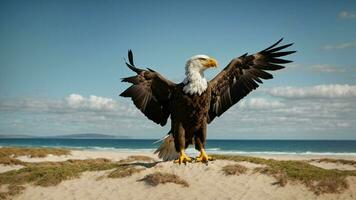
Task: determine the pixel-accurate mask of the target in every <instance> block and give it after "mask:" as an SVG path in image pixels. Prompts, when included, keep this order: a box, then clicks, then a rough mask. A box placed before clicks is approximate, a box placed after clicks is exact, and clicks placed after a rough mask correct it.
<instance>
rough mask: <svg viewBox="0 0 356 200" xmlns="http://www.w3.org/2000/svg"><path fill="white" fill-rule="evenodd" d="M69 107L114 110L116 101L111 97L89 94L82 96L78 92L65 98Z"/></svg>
mask: <svg viewBox="0 0 356 200" xmlns="http://www.w3.org/2000/svg"><path fill="white" fill-rule="evenodd" d="M66 102H67V104H68V106H69V107H71V108H74V109H77V108H82V109H91V110H98V111H110V110H112V111H115V110H116V109H117V106H118V105H117V102H115V101H114V100H113V99H111V98H105V97H99V96H95V95H91V96H90V97H89V98H84V97H83V96H81V95H79V94H71V95H69V96H68V97H67V98H66Z"/></svg>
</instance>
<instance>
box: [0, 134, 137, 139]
mask: <svg viewBox="0 0 356 200" xmlns="http://www.w3.org/2000/svg"><path fill="white" fill-rule="evenodd" d="M0 138H59V139H130V138H131V137H129V136H115V135H107V134H98V133H83V134H69V135H56V136H30V135H21V134H13V135H10V134H6V135H0Z"/></svg>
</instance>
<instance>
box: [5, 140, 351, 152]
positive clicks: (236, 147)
mask: <svg viewBox="0 0 356 200" xmlns="http://www.w3.org/2000/svg"><path fill="white" fill-rule="evenodd" d="M155 141H156V140H144V139H53V138H51V139H49V138H41V139H39V138H36V139H34V138H31V139H0V146H2V147H5V146H18V147H64V148H74V149H89V150H98V151H100V150H113V151H123V152H142V151H144V152H153V151H154V150H155V149H156V148H157V147H158V145H159V144H157V143H156V144H154V142H155ZM193 148H194V147H193V146H191V148H189V149H188V150H187V151H188V153H189V152H190V153H196V151H195V150H194V149H193ZM206 149H207V152H208V153H223V154H287V155H288V154H293V155H295V154H297V155H356V140H207V145H206Z"/></svg>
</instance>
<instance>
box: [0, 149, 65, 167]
mask: <svg viewBox="0 0 356 200" xmlns="http://www.w3.org/2000/svg"><path fill="white" fill-rule="evenodd" d="M49 154H52V155H57V156H60V155H69V154H70V150H68V149H56V148H17V147H3V148H0V164H3V165H25V164H26V163H24V162H22V161H20V160H18V159H16V157H18V156H29V157H31V158H34V157H40V158H43V157H46V156H47V155H49Z"/></svg>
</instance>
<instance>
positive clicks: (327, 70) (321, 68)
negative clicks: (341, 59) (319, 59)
mask: <svg viewBox="0 0 356 200" xmlns="http://www.w3.org/2000/svg"><path fill="white" fill-rule="evenodd" d="M311 69H312V70H313V71H317V72H324V73H335V72H336V73H343V72H345V71H346V70H345V69H343V68H337V67H335V66H331V65H320V64H318V65H312V66H311Z"/></svg>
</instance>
